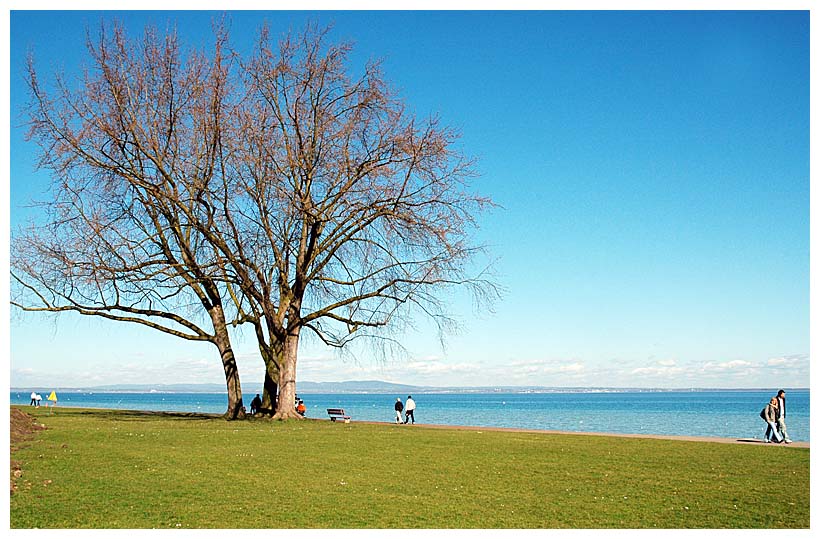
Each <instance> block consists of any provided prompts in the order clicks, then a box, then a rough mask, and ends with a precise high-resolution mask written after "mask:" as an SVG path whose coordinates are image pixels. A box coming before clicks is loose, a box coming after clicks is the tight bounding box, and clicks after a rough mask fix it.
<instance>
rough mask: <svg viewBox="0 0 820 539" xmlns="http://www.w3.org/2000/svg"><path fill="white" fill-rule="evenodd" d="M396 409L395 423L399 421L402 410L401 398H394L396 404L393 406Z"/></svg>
mask: <svg viewBox="0 0 820 539" xmlns="http://www.w3.org/2000/svg"><path fill="white" fill-rule="evenodd" d="M393 409H394V410H396V423H401V413H402V411H404V405H403V404H402V403H401V398H396V404H395V406H393Z"/></svg>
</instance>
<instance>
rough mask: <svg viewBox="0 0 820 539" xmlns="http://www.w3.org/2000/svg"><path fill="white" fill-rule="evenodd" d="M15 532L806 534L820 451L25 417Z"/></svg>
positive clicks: (135, 417)
mask: <svg viewBox="0 0 820 539" xmlns="http://www.w3.org/2000/svg"><path fill="white" fill-rule="evenodd" d="M20 409H22V410H23V411H25V412H28V413H31V414H32V415H34V416H36V418H37V421H38V422H40V423H43V424H45V425H46V427H47V429H46V430H44V431H41V432H39V433H37V435H36V438H35V439H33V440H31V441H29V442H27V443H26V444H24V447H22V448H20V449H19V450H17V451H15V452H14V453H13V454H12V458H13V459H14V460H16V461H19V462H20V465H21V467H22V476H21V477H19V478H18V479H17V484H18V489H17V491H16V492H15V493H14V494H13V495H12V496H11V502H10V522H11V527H12V528H34V527H36V528H808V527H809V501H810V500H809V450H808V449H800V448H792V447H788V448H787V447H773V446H766V445H763V444H760V445H735V444H720V443H698V442H684V441H670V440H653V439H638V438H615V437H597V436H581V435H556V434H532V433H514V432H492V431H470V430H455V429H454V430H447V429H426V428H424V426H422V425H416V426H403V425H401V426H400V425H388V424H385V425H371V424H361V423H359V424H357V423H356V422H355V421H354V422H352V423H350V424H342V423H330V422H329V421H290V422H277V421H270V420H249V421H239V422H226V421H224V420H222V419H218V418H205V417H196V416H193V417H191V416H189V417H185V416H182V415H178V416H170V415H150V414H144V413H139V412H121V411H100V410H94V411H92V410H82V409H69V408H61V409H57V410H56V411H55V412H54V413H53V415H49V413H48V411H46V410H45V409H42V408H41V409H39V410H33V409H31V408H28V407H22V408H20Z"/></svg>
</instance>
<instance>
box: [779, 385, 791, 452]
mask: <svg viewBox="0 0 820 539" xmlns="http://www.w3.org/2000/svg"><path fill="white" fill-rule="evenodd" d="M776 419H777V423H776V424H777V430H778V432H779V433H780V436H781V437H782V438H783V441H784V442H786V443H787V444H790V443H792V441H791V439H790V438H789V433H788V432H787V431H786V392H785V391H784V390H782V389H781V390H780V391H778V392H777V416H776Z"/></svg>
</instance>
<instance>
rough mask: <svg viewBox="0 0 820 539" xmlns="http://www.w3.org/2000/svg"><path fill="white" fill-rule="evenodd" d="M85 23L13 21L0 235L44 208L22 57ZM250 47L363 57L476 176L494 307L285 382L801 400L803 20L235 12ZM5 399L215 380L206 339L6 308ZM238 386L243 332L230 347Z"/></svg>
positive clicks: (75, 61)
mask: <svg viewBox="0 0 820 539" xmlns="http://www.w3.org/2000/svg"><path fill="white" fill-rule="evenodd" d="M112 15H114V14H113V13H111V12H109V13H103V12H60V13H55V12H13V13H12V14H11V40H10V58H11V61H10V66H9V73H10V78H9V87H10V101H11V115H12V116H11V123H12V129H11V140H10V160H9V165H10V170H11V174H10V178H11V181H10V196H9V211H10V221H11V227H12V231H13V230H14V229H15V227H16V226H17V225H19V224H21V223H22V222H24V221H25V219H26V218H27V217H28V216H29V213H28V211H29V210H27V209H26V208H25V207H24V206H25V204H26V203H27V202H28V201H30V200H31V199H32V198H38V197H41V196H43V193H44V189H45V186H46V185H47V180H48V179H47V177H46V176H45V175H44V174H43V173H34V171H33V168H34V162H35V159H36V151H35V148H34V147H33V146H32V145H30V144H28V143H26V142H25V141H24V139H23V131H24V130H23V129H21V128H19V127H16V126H17V125H18V124H19V121H18V119H17V111H19V107H20V106H21V104H22V103H23V102H24V101H25V99H26V95H25V91H24V86H23V84H22V80H23V79H22V71H23V70H22V68H23V58H24V57H25V53H26V51H28V50H30V49H32V50H33V51H34V52H35V55H36V58H37V61H38V66H39V67H40V69H41V70H42V71H43V72H44V73H48V72H53V71H54V70H55V69H65V70H66V72H67V73H69V74H75V73H77V71H76V70H77V68H78V66H79V65H81V62H82V61H83V54H84V39H85V37H84V36H85V29H86V27H90V28H91V29H92V30H93V29H95V28H96V27H97V26H98V23H99V21H100V19H101V18H104V19H106V20H109V19H110V18H111V17H112ZM218 15H219V14H218V13H216V12H117V13H116V16H117V17H118V18H119V19H120V20H122V21H123V22H124V23H125V24H126V26H127V27H128V28H129V29H130V32H131V35H138V34H139V32H140V31H141V29H142V28H143V27H144V25H145V24H146V23H151V24H155V25H157V26H159V27H160V28H165V27H166V26H167V25H169V24H172V25H176V26H177V27H178V29H179V32H180V34H181V36H182V37H183V39H184V41H185V42H186V43H188V44H190V45H193V46H196V47H202V46H204V45H207V43H208V42H209V40H210V22H211V20H212V19H213V18H214V17H217V16H218ZM230 19H231V27H232V34H233V39H234V42H235V44H236V45H237V46H238V47H240V48H241V47H242V46H247V44H248V42H249V40H250V39H252V36H253V35H254V34H255V32H256V30H257V28H258V27H259V25H260V23H261V22H262V21H263V20H267V21H268V22H269V23H270V25H271V28H272V30H273V31H274V32H276V33H278V32H281V31H284V30H287V29H288V28H294V29H299V28H301V27H302V26H303V24H304V22H305V21H306V20H308V19H310V20H314V21H318V22H320V23H322V24H329V23H333V24H334V29H333V31H332V33H331V36H332V38H333V39H334V40H352V41H353V42H355V45H356V48H355V53H354V56H353V62H354V66H353V67H354V69H355V67H356V66H360V65H361V64H362V63H363V62H364V61H366V60H367V59H369V58H382V59H383V60H384V71H385V74H386V76H387V78H388V79H389V80H390V81H391V82H392V83H393V84H394V85H395V86H397V87H398V88H399V89H400V90H401V93H402V95H403V96H404V97H405V99H406V101H407V103H408V104H409V105H410V106H411V107H412V108H413V109H414V110H415V111H416V113H417V114H418V115H420V116H427V115H429V114H439V115H440V116H441V118H442V119H443V120H444V121H445V122H446V123H447V124H449V125H452V126H455V127H457V128H459V129H460V130H461V132H462V134H463V136H462V139H461V141H460V145H461V146H462V147H463V149H464V150H465V151H466V152H468V153H469V154H472V155H474V156H476V157H477V158H478V167H477V168H478V170H479V172H480V174H481V175H480V177H479V178H477V179H476V180H475V182H474V188H475V190H477V191H478V192H480V193H481V194H484V195H487V196H489V197H491V198H492V199H493V200H494V201H495V202H496V203H498V204H499V206H500V207H499V208H498V209H497V210H494V211H493V212H491V213H490V214H487V215H484V216H483V217H482V218H481V222H480V224H481V229H480V231H479V233H478V237H477V239H478V240H479V241H480V242H483V243H486V244H487V245H488V246H489V247H490V252H491V253H492V256H493V257H494V259H495V271H496V274H497V281H498V282H499V283H500V284H501V285H502V286H503V287H504V288H505V290H506V292H505V294H504V297H503V298H502V299H501V301H500V302H499V303H498V304H497V305H496V308H495V311H494V312H475V311H474V310H473V308H472V307H471V304H470V302H469V301H468V300H467V298H466V297H460V296H457V297H453V298H449V299H450V300H451V303H452V310H453V312H452V314H454V315H455V316H456V317H457V318H458V319H459V320H460V321H461V323H462V329H461V332H460V333H459V334H457V335H454V336H451V337H450V338H448V339H447V341H446V347H444V348H442V346H441V344H440V342H439V340H438V339H437V337H436V335H435V332H434V331H433V329H432V328H431V327H430V326H429V324H428V323H426V322H425V321H423V320H419V321H418V324H417V327H416V329H415V330H414V331H408V332H407V333H406V334H404V335H403V336H402V338H401V340H402V342H403V343H404V344H405V346H406V348H407V350H408V355H407V357H392V358H388V360H387V361H379V360H377V359H376V358H375V354H373V353H371V352H370V351H368V350H367V349H357V350H355V351H354V354H353V356H354V358H351V357H346V358H340V357H337V356H336V355H335V354H334V352H332V351H329V350H325V349H324V348H322V347H320V346H319V345H318V344H316V343H306V344H305V346H303V349H302V351H301V354H300V360H299V361H300V367H299V379H301V380H310V381H332V380H355V379H382V380H388V381H394V382H401V383H410V384H425V385H462V386H463V385H547V386H621V387H775V386H777V387H780V386H783V387H807V386H808V385H809V299H810V298H809V154H810V151H809V133H810V122H809V103H810V98H809V78H810V63H809V49H810V47H809V15H808V13H807V12H617V11H616V12H404V11H402V12H367V11H360V12H331V11H323V12H313V13H307V12H249V11H243V12H234V13H230ZM9 333H10V350H11V379H10V383H11V385H12V386H15V387H20V386H24V387H25V386H38V387H39V386H45V387H49V386H92V385H99V384H108V383H126V382H131V383H136V382H149V381H156V382H164V383H177V382H213V383H220V382H222V381H223V377H222V372H221V367H220V363H219V360H218V357H217V356H216V353H215V351H214V350H213V349H212V347H210V346H208V345H201V344H192V343H187V342H185V341H181V340H178V339H174V338H172V337H168V336H164V335H159V334H155V333H154V332H151V331H148V330H145V329H142V328H136V327H128V326H123V325H118V324H115V323H113V322H106V321H99V320H94V319H87V318H80V317H75V316H70V315H64V316H61V317H60V318H58V319H56V320H55V319H53V318H44V317H39V316H33V315H30V314H24V315H21V314H20V313H18V312H14V311H12V312H11V323H10V332H9ZM235 347H236V349H237V351H238V355H239V362H240V375H241V377H242V382H243V385H244V386H245V387H246V388H248V389H249V390H250V389H251V388H255V387H258V385H259V383H260V381H261V372H262V369H261V360H259V358H258V356H257V354H256V350H255V345H254V341H253V339H252V338H251V337H250V336H241V335H240V336H238V340H237V342H236V345H235Z"/></svg>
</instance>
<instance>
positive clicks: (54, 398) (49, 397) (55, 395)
mask: <svg viewBox="0 0 820 539" xmlns="http://www.w3.org/2000/svg"><path fill="white" fill-rule="evenodd" d="M48 400H50V401H54V402H57V393H55V392H54V391H52V392H51V395H49V396H48Z"/></svg>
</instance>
